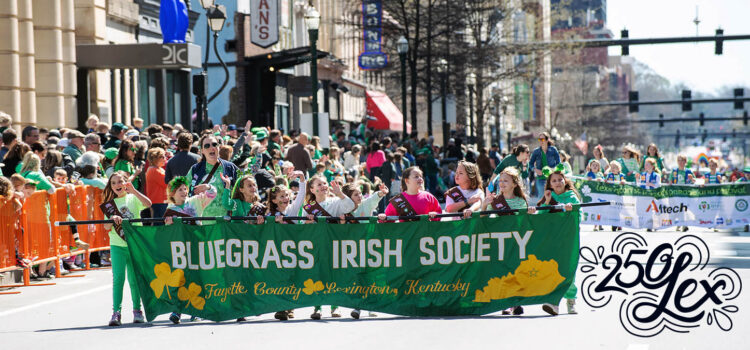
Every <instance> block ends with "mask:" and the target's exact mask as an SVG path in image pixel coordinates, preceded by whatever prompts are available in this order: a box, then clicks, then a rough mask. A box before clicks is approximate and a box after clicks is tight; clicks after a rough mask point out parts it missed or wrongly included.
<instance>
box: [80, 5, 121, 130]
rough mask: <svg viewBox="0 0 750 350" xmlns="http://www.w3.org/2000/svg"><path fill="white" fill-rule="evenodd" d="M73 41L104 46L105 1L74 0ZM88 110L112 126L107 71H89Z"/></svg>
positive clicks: (105, 24)
mask: <svg viewBox="0 0 750 350" xmlns="http://www.w3.org/2000/svg"><path fill="white" fill-rule="evenodd" d="M74 11H75V15H74V17H75V41H76V43H78V44H106V43H107V40H106V34H107V8H106V1H105V0H74ZM89 83H90V89H89V96H90V98H89V103H90V106H89V109H90V110H91V113H93V114H96V115H98V116H99V119H100V120H101V121H103V122H106V123H109V124H112V122H114V121H115V120H114V119H112V118H111V115H112V112H111V111H110V96H109V95H110V91H109V84H110V81H109V71H108V70H101V69H100V70H90V71H89Z"/></svg>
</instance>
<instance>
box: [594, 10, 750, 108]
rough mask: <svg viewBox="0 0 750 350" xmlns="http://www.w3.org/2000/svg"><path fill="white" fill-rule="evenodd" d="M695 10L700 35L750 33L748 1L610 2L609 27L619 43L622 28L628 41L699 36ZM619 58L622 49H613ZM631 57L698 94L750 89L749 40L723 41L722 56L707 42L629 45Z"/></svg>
mask: <svg viewBox="0 0 750 350" xmlns="http://www.w3.org/2000/svg"><path fill="white" fill-rule="evenodd" d="M696 6H698V18H699V19H700V21H701V22H700V24H699V25H698V34H699V35H701V36H706V35H714V34H715V30H716V29H717V28H719V27H721V28H722V29H724V35H741V34H750V0H607V27H609V29H610V30H611V31H612V33H614V35H615V37H616V38H619V37H620V30H622V29H623V28H626V29H628V31H629V34H630V38H649V37H651V38H654V37H673V36H680V37H682V36H695V30H696V27H695V23H693V19H694V18H695V9H696ZM620 53H621V50H620V47H610V48H609V54H610V55H620ZM630 56H631V57H633V58H635V59H637V60H638V61H640V62H643V63H645V64H647V65H648V66H650V67H651V68H652V69H653V70H654V71H655V72H656V73H658V74H660V75H662V76H664V77H666V78H667V79H669V81H670V82H671V83H672V84H673V85H674V84H678V83H683V84H685V85H687V86H688V87H690V88H691V89H692V90H694V91H701V92H706V93H715V90H716V89H718V88H720V87H722V86H725V85H730V86H732V87H739V86H750V40H735V41H729V42H726V41H725V42H724V54H723V55H714V43H713V42H704V43H697V44H696V43H679V44H656V45H638V46H631V47H630ZM748 94H750V92H745V95H748ZM726 97H729V96H726Z"/></svg>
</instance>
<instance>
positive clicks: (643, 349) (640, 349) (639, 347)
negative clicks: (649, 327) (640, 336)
mask: <svg viewBox="0 0 750 350" xmlns="http://www.w3.org/2000/svg"><path fill="white" fill-rule="evenodd" d="M627 350H648V344H630V345H628V348H627Z"/></svg>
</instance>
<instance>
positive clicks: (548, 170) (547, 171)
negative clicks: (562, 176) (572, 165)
mask: <svg viewBox="0 0 750 350" xmlns="http://www.w3.org/2000/svg"><path fill="white" fill-rule="evenodd" d="M556 171H559V172H561V173H562V172H565V166H564V165H562V163H560V164H557V166H556V167H554V168H550V167H548V166H545V167H544V168H542V175H544V177H545V178H548V177H549V176H550V175H552V173H554V172H556Z"/></svg>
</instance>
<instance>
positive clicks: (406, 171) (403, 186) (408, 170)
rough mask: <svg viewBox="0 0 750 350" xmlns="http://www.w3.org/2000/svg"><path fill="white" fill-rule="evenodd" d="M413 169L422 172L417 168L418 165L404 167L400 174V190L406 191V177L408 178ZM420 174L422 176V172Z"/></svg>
mask: <svg viewBox="0 0 750 350" xmlns="http://www.w3.org/2000/svg"><path fill="white" fill-rule="evenodd" d="M415 171H418V172H420V173H421V172H422V170H421V169H419V167H418V166H410V167H408V168H406V169H404V172H403V173H402V175H401V191H402V192H406V179H408V178H409V176H411V173H412V172H415ZM422 175H423V176H424V174H422Z"/></svg>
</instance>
